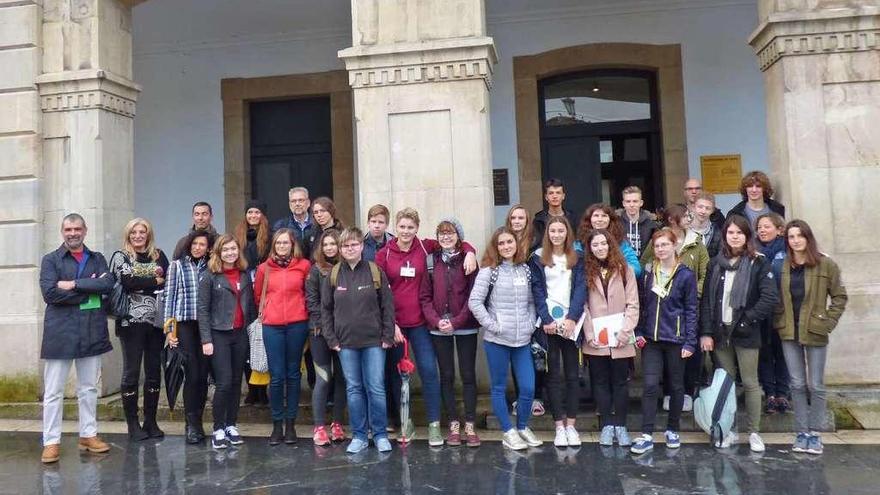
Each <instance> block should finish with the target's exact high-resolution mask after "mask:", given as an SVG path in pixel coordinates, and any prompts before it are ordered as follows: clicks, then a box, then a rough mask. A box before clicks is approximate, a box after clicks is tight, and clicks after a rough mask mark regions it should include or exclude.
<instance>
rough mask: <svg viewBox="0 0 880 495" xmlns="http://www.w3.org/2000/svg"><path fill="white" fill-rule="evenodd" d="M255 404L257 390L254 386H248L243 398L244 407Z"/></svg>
mask: <svg viewBox="0 0 880 495" xmlns="http://www.w3.org/2000/svg"><path fill="white" fill-rule="evenodd" d="M256 403H257V388H256V387H255V386H254V385H248V392H247V395H245V396H244V405H246V406H252V405H254V404H256Z"/></svg>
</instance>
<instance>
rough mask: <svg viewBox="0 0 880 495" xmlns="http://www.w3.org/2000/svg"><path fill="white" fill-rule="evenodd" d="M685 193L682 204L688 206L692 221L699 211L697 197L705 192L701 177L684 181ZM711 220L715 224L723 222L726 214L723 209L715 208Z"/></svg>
mask: <svg viewBox="0 0 880 495" xmlns="http://www.w3.org/2000/svg"><path fill="white" fill-rule="evenodd" d="M683 193H684V203H683V204H682V206H684V207H685V208H687V210H688V213H689V214H690V217H691V221H693V220H694V216H695V214H696V211H697V198H699V197H700V195H701V194H703V184H701V183H700V180H699V179H694V178H693V177H691V178H689V179H688V180H686V181H685V182H684V190H683ZM709 221H710V222H712V223H713V224H723V223H724V214H723V213H721V210H719V209H718V208H715V210H714V211H713V212H712V214H711V215H710V216H709Z"/></svg>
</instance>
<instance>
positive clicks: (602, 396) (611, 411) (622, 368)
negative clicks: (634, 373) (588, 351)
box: [587, 355, 632, 427]
mask: <svg viewBox="0 0 880 495" xmlns="http://www.w3.org/2000/svg"><path fill="white" fill-rule="evenodd" d="M587 360H588V361H589V365H590V381H591V382H592V383H593V397H594V398H595V399H596V409H597V411H598V412H599V416H600V417H601V419H602V426H603V427H605V426H626V413H627V408H628V406H629V380H628V378H629V365H630V362H631V361H632V358H621V359H611V356H592V355H588V356H587Z"/></svg>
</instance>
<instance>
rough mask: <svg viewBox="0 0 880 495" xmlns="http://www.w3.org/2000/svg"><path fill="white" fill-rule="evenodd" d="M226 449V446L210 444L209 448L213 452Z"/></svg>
mask: <svg viewBox="0 0 880 495" xmlns="http://www.w3.org/2000/svg"><path fill="white" fill-rule="evenodd" d="M226 447H227V446H226V445H214V444H213V443H212V444H211V448H213V449H214V450H222V449H225V448H226Z"/></svg>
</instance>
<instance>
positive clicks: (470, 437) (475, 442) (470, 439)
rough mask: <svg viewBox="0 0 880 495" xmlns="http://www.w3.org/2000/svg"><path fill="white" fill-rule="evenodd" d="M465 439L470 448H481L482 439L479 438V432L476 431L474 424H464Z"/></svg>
mask: <svg viewBox="0 0 880 495" xmlns="http://www.w3.org/2000/svg"><path fill="white" fill-rule="evenodd" d="M464 438H465V443H466V444H467V446H468V447H479V446H480V437H478V436H477V432H476V430H475V429H474V424H473V423H465V424H464Z"/></svg>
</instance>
